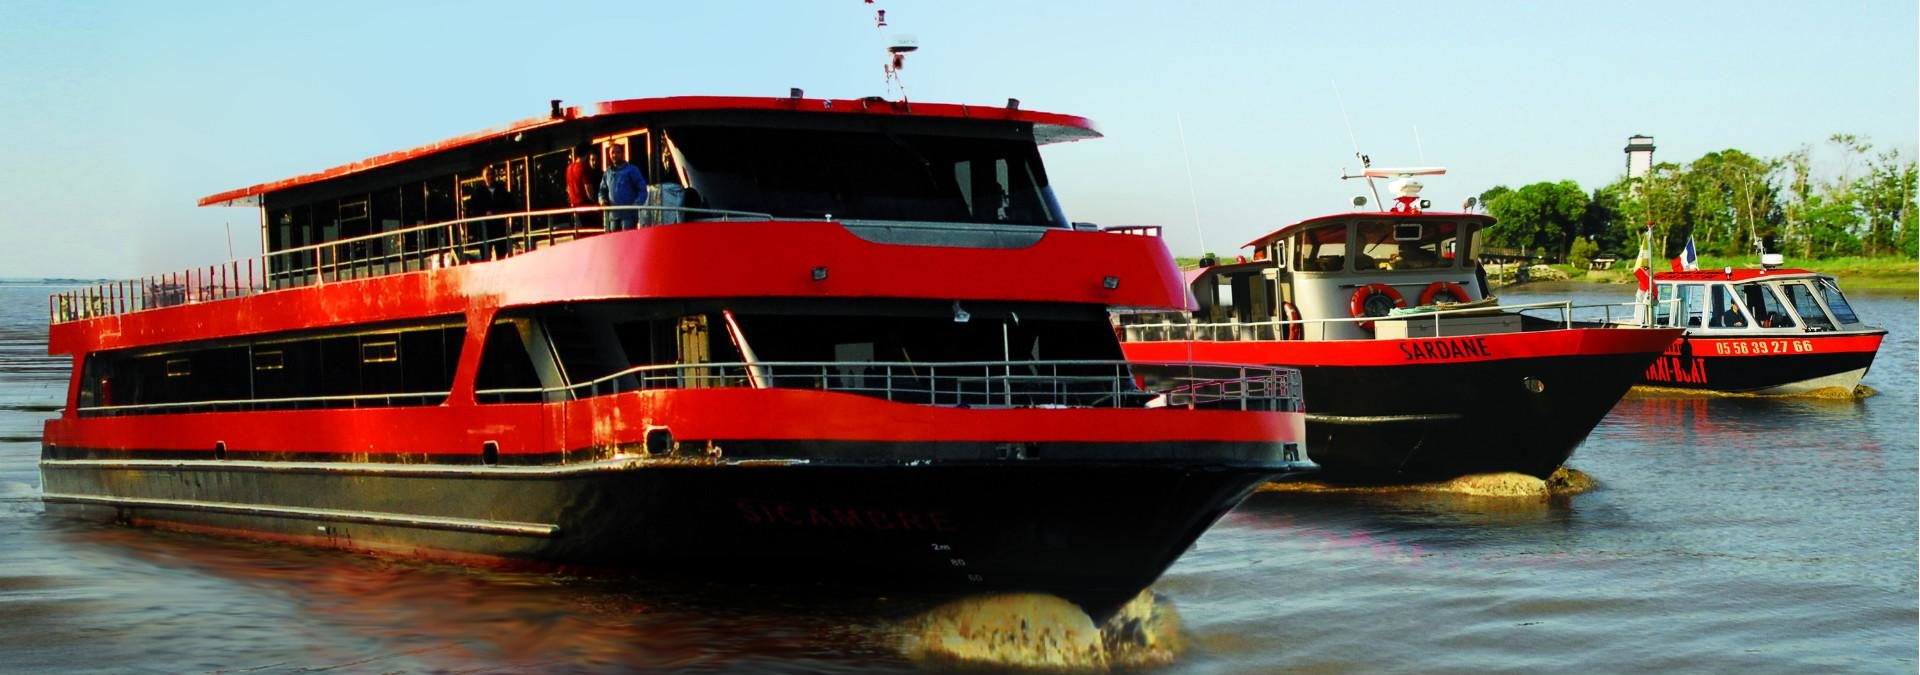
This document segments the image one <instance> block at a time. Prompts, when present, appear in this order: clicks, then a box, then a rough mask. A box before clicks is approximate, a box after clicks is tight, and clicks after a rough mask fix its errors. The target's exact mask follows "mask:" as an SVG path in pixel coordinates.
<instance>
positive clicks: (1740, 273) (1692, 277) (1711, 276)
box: [1653, 268, 1815, 281]
mask: <svg viewBox="0 0 1920 675" xmlns="http://www.w3.org/2000/svg"><path fill="white" fill-rule="evenodd" d="M1814 274H1815V273H1814V272H1810V271H1807V270H1802V269H1792V268H1779V269H1772V270H1762V269H1753V268H1745V269H1736V270H1733V271H1732V272H1728V271H1726V270H1724V269H1720V270H1691V271H1686V272H1655V273H1654V275H1653V280H1654V281H1750V280H1753V279H1759V278H1762V277H1766V278H1773V277H1784V276H1793V275H1801V276H1813V275H1814Z"/></svg>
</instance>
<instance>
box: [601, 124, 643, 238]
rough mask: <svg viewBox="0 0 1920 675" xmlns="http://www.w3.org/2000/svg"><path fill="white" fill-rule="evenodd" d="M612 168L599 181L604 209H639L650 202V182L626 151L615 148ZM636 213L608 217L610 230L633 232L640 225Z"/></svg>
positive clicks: (617, 212) (619, 211)
mask: <svg viewBox="0 0 1920 675" xmlns="http://www.w3.org/2000/svg"><path fill="white" fill-rule="evenodd" d="M608 161H609V162H611V163H612V166H611V167H609V168H608V169H607V174H606V176H605V177H603V178H601V179H600V203H601V205H603V206H640V205H642V204H644V203H646V201H647V179H646V177H644V176H641V175H640V167H637V166H634V165H633V164H631V163H629V162H628V161H627V149H626V148H624V147H621V146H618V145H616V146H613V148H612V156H611V157H610V158H609V159H608ZM639 215H640V214H639V212H638V211H637V210H635V209H616V210H614V211H613V212H612V213H611V214H608V216H607V230H608V231H617V230H631V229H633V228H634V227H635V226H636V225H638V224H639Z"/></svg>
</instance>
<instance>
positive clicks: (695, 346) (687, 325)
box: [679, 314, 719, 388]
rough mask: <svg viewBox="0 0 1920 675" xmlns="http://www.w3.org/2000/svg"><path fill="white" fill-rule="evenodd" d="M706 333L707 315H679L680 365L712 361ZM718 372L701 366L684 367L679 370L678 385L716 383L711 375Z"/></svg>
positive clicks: (696, 385)
mask: <svg viewBox="0 0 1920 675" xmlns="http://www.w3.org/2000/svg"><path fill="white" fill-rule="evenodd" d="M707 333H708V331H707V315H705V314H695V315H693V316H683V317H680V330H679V347H680V364H681V365H683V366H695V365H698V364H702V363H710V362H712V360H713V354H712V353H711V351H710V348H709V345H711V344H712V343H711V342H710V341H709V339H708V334H707ZM718 374H719V373H714V372H708V371H707V370H705V369H701V368H686V369H684V370H682V371H681V376H680V377H681V383H680V386H682V387H689V388H691V387H705V386H711V385H713V384H717V381H716V380H713V379H712V376H714V375H718Z"/></svg>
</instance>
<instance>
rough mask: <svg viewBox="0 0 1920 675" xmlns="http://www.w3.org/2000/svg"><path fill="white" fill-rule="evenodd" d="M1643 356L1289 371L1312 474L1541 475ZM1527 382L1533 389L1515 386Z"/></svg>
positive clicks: (1635, 376) (1608, 406)
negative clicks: (1297, 387)
mask: <svg viewBox="0 0 1920 675" xmlns="http://www.w3.org/2000/svg"><path fill="white" fill-rule="evenodd" d="M1653 357H1654V354H1651V353H1625V354H1600V355H1560V356H1543V357H1531V358H1509V359H1499V360H1492V361H1474V362H1452V363H1441V364H1432V365H1423V364H1392V365H1379V366H1372V365H1366V366H1322V365H1300V364H1288V365H1289V366H1290V367H1294V368H1298V369H1299V370H1300V374H1301V380H1302V389H1303V391H1305V392H1306V397H1307V399H1306V404H1307V413H1308V414H1307V424H1306V427H1307V428H1306V431H1307V451H1308V454H1309V455H1310V457H1311V458H1312V460H1313V461H1314V462H1315V463H1317V464H1319V465H1320V467H1321V475H1320V477H1321V478H1325V479H1328V480H1334V481H1343V482H1363V483H1367V482H1381V483H1385V482H1411V481H1429V480H1442V479H1447V478H1454V477H1458V476H1464V475H1468V474H1477V473H1495V472H1508V471H1512V472H1519V473H1524V474H1528V475H1531V476H1535V477H1538V478H1546V477H1548V476H1551V475H1552V474H1553V471H1554V470H1555V469H1557V468H1559V467H1560V465H1561V464H1562V463H1564V462H1566V461H1567V458H1568V457H1569V456H1571V455H1572V454H1573V450H1574V448H1576V447H1578V446H1579V445H1580V443H1581V441H1583V440H1585V439H1586V437H1587V434H1588V433H1590V432H1592V431H1593V428H1594V427H1595V426H1596V425H1598V424H1599V423H1600V420H1601V419H1603V418H1605V417H1606V415H1607V412H1608V411H1610V410H1612V409H1613V406H1614V404H1615V403H1618V402H1619V401H1620V398H1621V397H1622V396H1624V395H1626V393H1627V390H1628V389H1630V388H1632V387H1633V385H1634V384H1635V383H1636V382H1637V381H1638V380H1639V378H1640V375H1641V373H1642V371H1644V370H1645V368H1646V366H1647V363H1648V362H1649V361H1651V360H1652V359H1653ZM1529 379H1531V380H1534V381H1538V382H1539V383H1540V385H1541V387H1540V391H1539V392H1537V393H1536V392H1533V391H1530V390H1529V389H1528V388H1527V387H1526V386H1525V385H1526V383H1527V381H1528V380H1529Z"/></svg>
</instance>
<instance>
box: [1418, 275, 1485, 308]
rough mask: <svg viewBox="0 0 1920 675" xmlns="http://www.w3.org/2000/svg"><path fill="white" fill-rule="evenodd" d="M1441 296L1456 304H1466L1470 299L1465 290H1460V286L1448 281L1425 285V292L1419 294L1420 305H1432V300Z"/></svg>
mask: <svg viewBox="0 0 1920 675" xmlns="http://www.w3.org/2000/svg"><path fill="white" fill-rule="evenodd" d="M1441 295H1446V296H1449V297H1451V298H1453V301H1454V302H1456V303H1458V302H1467V301H1468V300H1471V299H1472V298H1471V296H1468V295H1467V289H1464V288H1461V287H1460V284H1456V283H1452V282H1448V281H1435V282H1433V283H1431V284H1427V290H1425V291H1422V292H1421V293H1420V304H1422V305H1431V304H1433V299H1434V298H1437V297H1440V296H1441Z"/></svg>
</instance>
